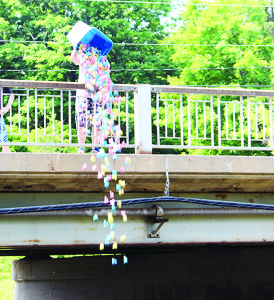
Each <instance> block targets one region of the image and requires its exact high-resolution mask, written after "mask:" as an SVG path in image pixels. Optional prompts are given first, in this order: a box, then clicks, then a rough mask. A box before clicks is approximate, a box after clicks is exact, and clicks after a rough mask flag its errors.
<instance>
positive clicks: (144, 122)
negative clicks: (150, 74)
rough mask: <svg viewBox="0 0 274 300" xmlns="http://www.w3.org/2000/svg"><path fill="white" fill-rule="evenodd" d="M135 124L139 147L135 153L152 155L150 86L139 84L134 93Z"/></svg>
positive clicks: (136, 142) (136, 141)
mask: <svg viewBox="0 0 274 300" xmlns="http://www.w3.org/2000/svg"><path fill="white" fill-rule="evenodd" d="M134 124H135V125H134V131H135V144H136V145H139V147H138V149H136V150H135V153H136V154H144V153H152V126H151V85H150V84H139V85H138V91H136V92H134Z"/></svg>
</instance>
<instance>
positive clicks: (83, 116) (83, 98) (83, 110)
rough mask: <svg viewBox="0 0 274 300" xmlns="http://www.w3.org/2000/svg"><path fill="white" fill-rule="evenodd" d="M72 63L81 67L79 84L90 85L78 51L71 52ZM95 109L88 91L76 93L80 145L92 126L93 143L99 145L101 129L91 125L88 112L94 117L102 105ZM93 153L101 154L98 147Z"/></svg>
mask: <svg viewBox="0 0 274 300" xmlns="http://www.w3.org/2000/svg"><path fill="white" fill-rule="evenodd" d="M70 59H71V61H72V62H73V63H74V64H75V65H78V66H79V79H78V82H79V83H88V81H87V79H86V76H85V69H84V67H83V66H82V65H81V58H80V55H79V54H78V53H77V52H76V50H74V49H73V50H72V52H71V57H70ZM95 106H96V107H95V109H94V102H93V100H92V98H91V92H90V91H88V90H77V91H76V103H75V121H76V129H77V137H78V143H79V144H85V142H86V137H87V129H88V127H90V126H92V133H91V135H92V143H93V144H97V143H98V140H97V138H98V137H99V136H100V129H98V128H96V130H95V129H94V126H93V125H92V124H91V121H90V119H89V118H87V110H89V111H90V113H91V114H92V115H94V114H95V113H97V110H98V108H99V107H100V106H101V105H100V103H95ZM92 149H93V150H92V152H93V153H96V152H99V149H98V148H97V147H93V148H92ZM78 153H85V149H84V147H80V148H79V149H78Z"/></svg>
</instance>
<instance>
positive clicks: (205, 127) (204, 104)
mask: <svg viewBox="0 0 274 300" xmlns="http://www.w3.org/2000/svg"><path fill="white" fill-rule="evenodd" d="M203 109H204V139H206V131H207V126H206V102H205V101H204V102H203Z"/></svg>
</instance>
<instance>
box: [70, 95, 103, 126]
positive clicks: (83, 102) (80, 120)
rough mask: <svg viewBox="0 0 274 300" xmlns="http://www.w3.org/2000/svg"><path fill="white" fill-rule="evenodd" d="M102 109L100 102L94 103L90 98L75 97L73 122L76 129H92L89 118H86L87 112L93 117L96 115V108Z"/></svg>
mask: <svg viewBox="0 0 274 300" xmlns="http://www.w3.org/2000/svg"><path fill="white" fill-rule="evenodd" d="M99 107H102V103H101V102H94V101H93V100H92V99H91V98H85V97H77V98H76V104H75V121H76V129H78V128H87V127H93V124H91V121H90V119H89V118H87V116H88V115H87V110H88V111H89V114H91V115H92V116H94V114H97V113H98V108H99Z"/></svg>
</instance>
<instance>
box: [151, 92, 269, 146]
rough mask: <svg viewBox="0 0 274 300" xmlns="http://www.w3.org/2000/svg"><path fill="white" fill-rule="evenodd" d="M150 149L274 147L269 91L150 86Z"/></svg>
mask: <svg viewBox="0 0 274 300" xmlns="http://www.w3.org/2000/svg"><path fill="white" fill-rule="evenodd" d="M152 93H154V94H155V95H156V96H155V102H156V104H155V107H156V110H155V114H154V116H153V118H154V125H155V126H156V131H157V134H156V136H157V139H155V140H154V142H153V148H176V149H178V148H179V149H227V150H274V148H273V114H272V111H273V103H272V97H273V96H274V91H262V90H247V89H213V88H190V87H178V86H166V87H163V86H152Z"/></svg>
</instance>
